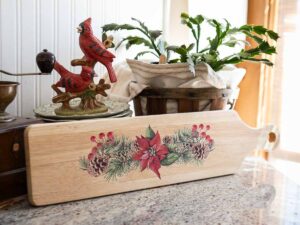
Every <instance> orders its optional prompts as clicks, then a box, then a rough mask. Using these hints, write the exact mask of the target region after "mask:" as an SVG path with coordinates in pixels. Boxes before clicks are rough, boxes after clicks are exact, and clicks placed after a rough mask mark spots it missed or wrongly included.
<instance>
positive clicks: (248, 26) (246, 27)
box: [239, 24, 253, 32]
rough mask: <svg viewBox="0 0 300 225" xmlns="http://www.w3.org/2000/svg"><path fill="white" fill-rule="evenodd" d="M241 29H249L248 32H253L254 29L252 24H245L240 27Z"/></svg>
mask: <svg viewBox="0 0 300 225" xmlns="http://www.w3.org/2000/svg"><path fill="white" fill-rule="evenodd" d="M239 30H240V31H248V32H251V31H252V30H253V28H252V26H251V25H247V24H246V25H243V26H241V27H240V28H239Z"/></svg>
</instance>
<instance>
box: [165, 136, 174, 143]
mask: <svg viewBox="0 0 300 225" xmlns="http://www.w3.org/2000/svg"><path fill="white" fill-rule="evenodd" d="M163 143H164V144H171V143H172V137H170V136H165V137H164V138H163Z"/></svg>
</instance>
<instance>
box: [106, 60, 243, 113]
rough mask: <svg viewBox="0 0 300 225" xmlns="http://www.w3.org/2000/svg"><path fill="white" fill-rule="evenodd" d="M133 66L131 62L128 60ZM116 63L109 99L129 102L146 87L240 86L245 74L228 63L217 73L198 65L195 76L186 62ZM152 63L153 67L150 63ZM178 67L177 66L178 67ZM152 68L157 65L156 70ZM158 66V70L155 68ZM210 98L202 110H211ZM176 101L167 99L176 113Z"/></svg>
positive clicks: (201, 103)
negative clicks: (154, 63)
mask: <svg viewBox="0 0 300 225" xmlns="http://www.w3.org/2000/svg"><path fill="white" fill-rule="evenodd" d="M127 62H128V63H129V64H130V66H129V65H128V63H127ZM127 62H121V63H118V64H116V65H115V66H114V69H115V72H116V75H117V79H118V81H117V82H116V83H113V84H111V89H110V90H108V91H107V93H108V95H109V98H110V99H116V100H119V101H126V102H129V101H130V100H132V99H133V98H134V97H135V96H137V95H138V94H139V93H140V92H141V91H142V90H143V89H145V88H146V87H153V88H167V87H169V88H175V87H177V88H209V87H215V88H218V89H223V88H230V89H233V90H235V89H237V90H238V84H239V83H240V82H241V80H242V79H243V77H244V75H245V72H246V71H245V69H241V68H236V67H235V66H232V65H230V66H225V67H224V68H223V69H222V70H221V71H218V72H214V71H213V70H212V69H211V67H210V66H209V65H207V64H205V63H202V64H200V65H197V67H196V75H195V76H194V75H193V74H192V73H191V72H190V71H189V70H187V69H186V68H185V67H186V66H185V65H184V64H182V63H180V64H179V65H176V66H175V64H165V65H163V66H162V65H155V66H154V65H151V64H148V63H147V64H146V63H145V62H141V61H136V60H127ZM149 65H150V66H149ZM161 66H162V67H161ZM176 67H177V68H176ZM152 68H155V70H153V69H152ZM156 68H158V69H156ZM104 79H105V81H106V82H107V83H110V81H109V77H108V74H107V73H106V74H104ZM146 101H147V100H146V99H142V104H141V105H142V108H143V112H145V111H146ZM208 103H209V100H201V101H200V103H199V109H203V107H204V106H205V105H208V106H207V107H206V110H209V104H208ZM176 112H177V103H176V101H174V100H168V101H167V113H176Z"/></svg>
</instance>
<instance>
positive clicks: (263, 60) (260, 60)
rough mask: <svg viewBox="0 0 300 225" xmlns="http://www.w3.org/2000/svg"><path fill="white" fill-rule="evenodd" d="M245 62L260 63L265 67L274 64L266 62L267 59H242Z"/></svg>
mask: <svg viewBox="0 0 300 225" xmlns="http://www.w3.org/2000/svg"><path fill="white" fill-rule="evenodd" d="M244 60H246V61H253V62H262V63H264V64H266V65H267V66H273V65H274V64H273V63H272V62H271V61H270V60H268V59H256V58H249V59H244Z"/></svg>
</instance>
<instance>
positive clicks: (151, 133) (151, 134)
mask: <svg viewBox="0 0 300 225" xmlns="http://www.w3.org/2000/svg"><path fill="white" fill-rule="evenodd" d="M154 136H155V133H154V131H153V129H152V128H151V127H150V125H149V126H148V127H147V129H146V135H145V137H146V138H148V139H152V138H154Z"/></svg>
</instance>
